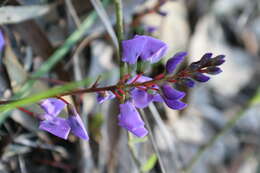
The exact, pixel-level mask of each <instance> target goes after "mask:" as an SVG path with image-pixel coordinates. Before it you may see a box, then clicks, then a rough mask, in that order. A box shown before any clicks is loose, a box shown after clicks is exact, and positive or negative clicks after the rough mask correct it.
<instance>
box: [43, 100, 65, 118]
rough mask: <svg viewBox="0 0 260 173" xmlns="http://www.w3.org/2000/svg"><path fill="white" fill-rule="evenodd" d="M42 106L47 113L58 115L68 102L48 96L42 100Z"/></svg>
mask: <svg viewBox="0 0 260 173" xmlns="http://www.w3.org/2000/svg"><path fill="white" fill-rule="evenodd" d="M40 106H41V108H42V109H43V110H44V111H45V112H46V113H47V114H49V115H52V116H57V115H58V114H59V113H60V112H61V111H62V109H63V108H64V107H65V106H66V104H65V103H64V102H63V101H61V100H60V99H56V98H48V99H45V100H43V101H41V102H40Z"/></svg>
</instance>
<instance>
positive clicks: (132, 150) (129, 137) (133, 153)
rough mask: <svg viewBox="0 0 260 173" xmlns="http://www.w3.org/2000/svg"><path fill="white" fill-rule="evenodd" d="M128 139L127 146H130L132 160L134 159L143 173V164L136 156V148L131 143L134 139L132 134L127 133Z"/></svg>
mask: <svg viewBox="0 0 260 173" xmlns="http://www.w3.org/2000/svg"><path fill="white" fill-rule="evenodd" d="M127 137H128V143H127V144H128V148H129V151H130V154H131V156H132V159H133V161H134V163H135V165H136V167H137V169H138V171H139V172H140V173H142V172H143V171H142V169H141V162H140V161H139V160H138V158H137V156H136V151H135V147H134V146H133V144H132V143H131V141H132V138H133V137H132V136H131V134H130V133H129V132H128V133H127Z"/></svg>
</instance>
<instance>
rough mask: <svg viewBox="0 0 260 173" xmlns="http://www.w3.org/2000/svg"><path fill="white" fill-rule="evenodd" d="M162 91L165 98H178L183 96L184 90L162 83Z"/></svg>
mask: <svg viewBox="0 0 260 173" xmlns="http://www.w3.org/2000/svg"><path fill="white" fill-rule="evenodd" d="M162 92H163V94H164V96H165V97H166V98H167V99H171V100H179V99H182V98H183V97H184V96H185V92H182V91H178V90H176V89H175V88H173V87H172V86H170V85H167V84H165V85H163V86H162Z"/></svg>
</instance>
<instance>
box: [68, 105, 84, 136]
mask: <svg viewBox="0 0 260 173" xmlns="http://www.w3.org/2000/svg"><path fill="white" fill-rule="evenodd" d="M68 110H69V117H68V119H67V120H68V123H69V126H70V128H71V132H72V133H73V134H74V135H75V136H78V137H80V138H81V139H84V140H89V137H88V133H87V131H86V129H85V126H84V124H83V122H82V120H81V118H80V116H79V114H78V113H77V111H76V110H75V108H73V107H72V106H70V105H68Z"/></svg>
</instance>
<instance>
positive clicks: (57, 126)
mask: <svg viewBox="0 0 260 173" xmlns="http://www.w3.org/2000/svg"><path fill="white" fill-rule="evenodd" d="M39 128H40V129H42V130H45V131H47V132H49V133H51V134H53V135H55V136H58V137H60V138H63V139H67V138H68V135H69V132H70V126H69V124H68V122H67V121H66V120H65V119H64V118H60V117H54V118H52V119H51V120H45V121H41V122H40V126H39Z"/></svg>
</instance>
